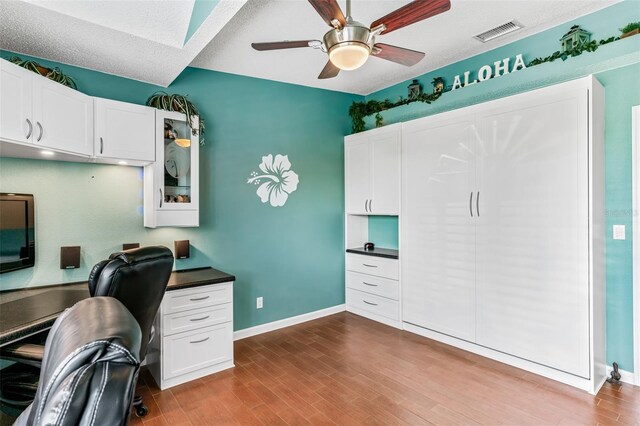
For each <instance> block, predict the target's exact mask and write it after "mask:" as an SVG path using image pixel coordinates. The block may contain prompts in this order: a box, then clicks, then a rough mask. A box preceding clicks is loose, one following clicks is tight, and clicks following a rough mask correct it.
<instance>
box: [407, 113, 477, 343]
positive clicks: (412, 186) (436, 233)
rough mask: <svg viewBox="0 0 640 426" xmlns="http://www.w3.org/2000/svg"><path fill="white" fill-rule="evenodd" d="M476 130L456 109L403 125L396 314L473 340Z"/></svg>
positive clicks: (417, 323)
mask: <svg viewBox="0 0 640 426" xmlns="http://www.w3.org/2000/svg"><path fill="white" fill-rule="evenodd" d="M475 135H476V131H475V126H474V125H473V121H472V119H471V118H470V117H465V116H460V115H459V114H457V113H456V112H452V113H446V114H440V115H438V116H436V117H427V118H424V119H420V120H415V121H412V122H410V123H405V124H403V132H402V215H401V248H400V253H401V256H400V261H401V264H402V309H403V313H402V315H403V316H402V318H403V321H404V322H408V323H411V324H414V325H418V326H421V327H425V328H428V329H431V330H435V331H438V332H440V333H444V334H448V335H451V336H455V337H458V338H461V339H464V340H468V341H475V303H476V302H475V251H476V249H475V224H474V220H475V204H474V200H472V191H473V188H474V186H473V185H474V182H475V154H474V152H475V149H476V148H475V145H476V136H475Z"/></svg>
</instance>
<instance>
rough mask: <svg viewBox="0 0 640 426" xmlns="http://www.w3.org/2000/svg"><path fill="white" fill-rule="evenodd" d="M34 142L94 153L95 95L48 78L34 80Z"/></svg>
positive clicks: (57, 147) (83, 152)
mask: <svg viewBox="0 0 640 426" xmlns="http://www.w3.org/2000/svg"><path fill="white" fill-rule="evenodd" d="M33 120H34V136H33V137H34V138H35V139H34V141H33V143H34V144H36V145H38V146H42V147H47V148H53V149H59V150H61V151H66V152H70V153H75V154H82V155H87V156H90V155H93V98H92V97H90V96H87V95H85V94H83V93H81V92H78V91H77V90H73V89H70V88H68V87H66V86H63V85H62V84H59V83H56V82H53V81H51V80H49V79H47V78H38V77H37V76H36V78H34V79H33Z"/></svg>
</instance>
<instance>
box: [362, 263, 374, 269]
mask: <svg viewBox="0 0 640 426" xmlns="http://www.w3.org/2000/svg"><path fill="white" fill-rule="evenodd" d="M362 266H366V267H367V268H377V267H378V265H367V264H366V263H363V264H362Z"/></svg>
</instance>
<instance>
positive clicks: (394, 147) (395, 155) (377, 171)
mask: <svg viewBox="0 0 640 426" xmlns="http://www.w3.org/2000/svg"><path fill="white" fill-rule="evenodd" d="M400 129H401V126H400V124H394V125H390V126H386V127H383V128H379V129H374V130H369V131H367V132H363V133H358V134H355V135H350V136H347V137H345V181H346V206H347V213H348V214H363V215H369V214H371V215H376V214H377V215H397V214H398V211H399V204H400Z"/></svg>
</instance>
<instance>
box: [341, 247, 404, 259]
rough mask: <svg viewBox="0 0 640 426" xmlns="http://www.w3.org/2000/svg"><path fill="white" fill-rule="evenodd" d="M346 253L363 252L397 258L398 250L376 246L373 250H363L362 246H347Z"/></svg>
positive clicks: (367, 254) (366, 254) (368, 254)
mask: <svg viewBox="0 0 640 426" xmlns="http://www.w3.org/2000/svg"><path fill="white" fill-rule="evenodd" d="M347 253H355V254H363V255H365V256H376V257H386V258H387V259H398V258H399V254H398V250H395V249H387V248H380V247H376V248H374V249H373V250H365V249H364V248H362V247H357V248H349V249H347Z"/></svg>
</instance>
